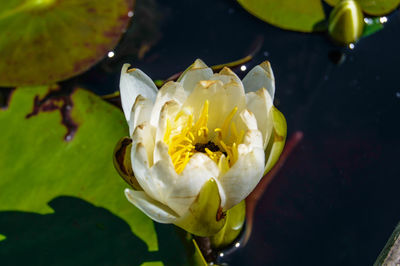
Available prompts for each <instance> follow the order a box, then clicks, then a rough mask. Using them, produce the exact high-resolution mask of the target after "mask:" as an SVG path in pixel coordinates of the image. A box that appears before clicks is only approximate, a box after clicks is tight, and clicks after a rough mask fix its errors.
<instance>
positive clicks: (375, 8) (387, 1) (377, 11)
mask: <svg viewBox="0 0 400 266" xmlns="http://www.w3.org/2000/svg"><path fill="white" fill-rule="evenodd" d="M339 1H340V0H325V2H327V3H328V4H329V5H331V6H335V5H336V4H337V3H338V2H339ZM357 2H358V3H359V4H360V6H361V8H362V10H363V11H364V12H365V13H366V14H369V15H372V16H382V15H386V14H388V13H390V12H392V11H393V10H395V9H396V8H397V7H398V6H399V4H400V0H384V1H376V0H357Z"/></svg>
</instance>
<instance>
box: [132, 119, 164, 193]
mask: <svg viewBox="0 0 400 266" xmlns="http://www.w3.org/2000/svg"><path fill="white" fill-rule="evenodd" d="M154 131H155V129H154V128H153V127H152V126H151V125H149V124H148V123H143V124H141V125H139V126H137V127H136V129H135V131H134V132H133V134H132V149H131V162H132V169H133V172H134V174H135V177H136V180H137V181H138V182H139V184H140V186H141V187H142V188H143V190H144V191H145V192H146V193H147V194H148V195H150V196H151V197H153V198H155V199H157V198H156V197H157V195H158V194H159V192H158V190H157V187H156V186H155V185H154V181H153V178H152V177H151V172H150V167H151V166H152V165H153V151H154Z"/></svg>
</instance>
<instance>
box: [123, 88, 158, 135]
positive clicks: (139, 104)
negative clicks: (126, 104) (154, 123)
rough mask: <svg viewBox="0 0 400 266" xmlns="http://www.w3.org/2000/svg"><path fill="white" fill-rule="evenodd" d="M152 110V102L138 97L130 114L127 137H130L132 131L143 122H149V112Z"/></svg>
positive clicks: (140, 96)
mask: <svg viewBox="0 0 400 266" xmlns="http://www.w3.org/2000/svg"><path fill="white" fill-rule="evenodd" d="M152 108H153V102H152V101H151V100H150V99H147V98H144V97H143V96H142V95H139V96H138V97H137V98H136V101H135V103H134V104H133V106H132V112H131V116H130V120H129V121H128V125H129V136H132V133H133V130H134V129H135V128H136V127H137V126H138V125H140V124H142V123H143V122H149V120H150V115H151V110H152Z"/></svg>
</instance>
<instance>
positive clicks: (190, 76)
mask: <svg viewBox="0 0 400 266" xmlns="http://www.w3.org/2000/svg"><path fill="white" fill-rule="evenodd" d="M212 75H213V71H212V69H211V68H209V67H208V66H207V65H206V64H204V62H203V61H201V60H200V59H197V60H196V61H195V62H194V63H193V65H192V66H190V67H189V69H187V70H186V71H185V72H184V73H183V74H182V75H181V76H180V77H179V79H178V81H179V82H180V83H181V84H182V86H183V87H184V88H185V91H187V92H188V93H191V92H192V91H193V89H194V88H195V87H196V84H197V83H198V82H199V81H200V80H209V79H210V77H211V76H212Z"/></svg>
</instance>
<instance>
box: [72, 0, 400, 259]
mask: <svg viewBox="0 0 400 266" xmlns="http://www.w3.org/2000/svg"><path fill="white" fill-rule="evenodd" d="M138 2H139V3H138V4H139V6H140V8H137V9H136V12H135V16H134V21H133V23H132V26H131V27H130V29H129V31H128V34H127V35H126V36H125V37H124V38H123V40H122V41H121V43H120V44H119V46H118V48H117V49H116V50H115V56H114V57H113V58H110V59H106V60H104V61H103V62H101V63H100V64H98V65H97V66H96V67H95V68H93V69H92V70H91V71H89V72H88V73H86V74H84V75H82V76H80V77H78V78H76V79H74V80H73V81H72V82H75V83H78V84H81V85H83V86H85V87H87V88H90V89H92V90H93V91H95V92H96V93H98V94H106V93H109V92H112V91H114V90H116V89H117V88H118V78H119V73H118V72H119V70H120V67H121V65H122V63H124V62H129V63H131V64H132V65H133V66H135V67H137V68H141V69H142V70H143V71H145V72H146V73H147V74H149V75H150V76H151V77H152V78H154V79H163V78H167V77H169V76H170V75H172V74H174V73H176V72H179V71H181V70H183V69H184V68H186V67H187V66H188V65H190V64H191V63H192V62H193V61H194V60H195V59H196V58H201V59H203V60H204V61H205V62H206V63H207V64H209V65H213V64H220V63H224V62H229V61H233V60H236V59H239V58H241V57H243V56H245V55H247V54H248V52H249V51H252V47H254V46H257V44H261V47H260V50H259V51H258V53H256V55H255V58H254V60H253V61H251V62H249V63H247V64H246V66H247V69H250V68H251V67H253V66H254V65H256V64H258V63H261V62H262V61H264V60H269V61H270V62H271V64H272V67H273V70H274V73H275V78H276V86H277V89H276V99H275V105H276V106H277V107H278V108H279V109H280V110H281V111H282V112H283V114H284V115H285V116H286V119H287V123H288V136H290V135H291V134H292V133H293V132H295V131H299V130H300V131H302V132H303V133H304V138H303V140H302V141H301V143H300V144H299V145H298V146H297V148H296V149H295V150H294V152H293V153H292V154H291V156H290V157H289V159H288V160H287V162H286V164H285V166H284V167H283V169H282V170H281V172H280V173H279V174H278V175H277V176H276V178H275V179H274V181H273V182H272V183H271V185H270V186H269V188H268V189H267V191H266V193H265V195H264V196H263V198H262V199H261V201H260V202H259V204H258V207H257V210H256V213H257V216H256V219H255V228H254V232H253V235H252V236H251V239H250V242H249V243H248V245H247V246H246V247H244V248H242V249H240V250H239V251H238V252H236V253H235V254H233V255H231V256H230V257H228V258H226V261H227V262H229V264H230V265H371V264H373V262H374V261H375V259H376V258H377V256H378V254H379V252H380V250H381V249H382V247H383V246H384V244H385V242H386V240H387V239H388V237H389V236H390V234H391V232H392V230H393V229H394V227H395V225H396V224H397V222H399V221H400V198H399V188H400V140H399V135H400V126H399V123H400V118H399V115H400V68H399V62H400V54H399V47H400V13H399V12H398V11H396V12H395V13H393V14H391V15H390V16H388V22H387V23H386V24H385V28H384V30H382V31H380V32H378V33H376V34H374V35H372V36H370V37H368V38H366V39H362V40H361V41H360V42H358V43H357V44H356V45H355V49H354V50H350V49H343V48H340V47H336V46H334V45H333V44H332V43H331V42H330V41H329V40H328V39H327V37H326V36H325V35H324V34H303V33H297V32H290V31H283V30H280V29H278V28H275V27H272V26H270V25H267V24H266V23H264V22H262V21H260V20H258V19H256V18H254V17H252V16H251V15H250V14H248V13H246V12H245V11H244V10H243V9H242V8H241V7H240V6H239V5H238V4H237V3H236V2H235V1H228V0H204V1H183V0H179V1H177V0H175V1H171V0H169V1H159V2H154V1H147V4H145V3H144V2H146V1H144V0H142V1H139V0H138ZM142 2H143V3H142ZM144 5H145V6H146V7H143V6H144ZM143 43H147V44H149V46H151V49H150V50H149V51H148V52H147V53H145V55H144V57H143V58H142V59H138V58H137V57H136V56H135V54H136V52H137V50H138V49H139V48H140V46H141V45H142V44H143ZM341 52H343V53H344V55H343V59H344V62H343V63H342V64H335V63H334V62H333V61H335V60H332V59H334V58H335V56H336V57H337V56H338V55H340V54H341ZM238 72H240V70H239V71H238ZM241 75H243V74H241Z"/></svg>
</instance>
